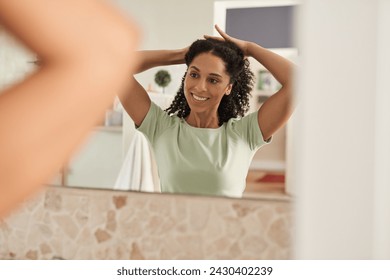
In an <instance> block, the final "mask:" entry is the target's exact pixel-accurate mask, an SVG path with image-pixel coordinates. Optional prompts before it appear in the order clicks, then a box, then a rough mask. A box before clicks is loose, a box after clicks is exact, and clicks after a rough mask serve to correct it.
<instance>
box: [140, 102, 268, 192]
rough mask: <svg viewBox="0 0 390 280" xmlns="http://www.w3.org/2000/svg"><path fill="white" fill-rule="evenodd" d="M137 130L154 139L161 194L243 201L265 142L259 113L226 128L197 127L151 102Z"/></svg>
mask: <svg viewBox="0 0 390 280" xmlns="http://www.w3.org/2000/svg"><path fill="white" fill-rule="evenodd" d="M138 130H139V131H141V132H142V133H143V134H144V135H145V136H146V138H147V139H148V140H149V142H150V144H151V146H152V149H153V152H154V156H155V159H156V163H157V168H158V173H159V177H160V184H161V191H162V192H168V193H187V194H201V195H221V196H229V197H241V196H242V193H243V192H244V189H245V185H246V176H247V173H248V169H249V165H250V163H251V160H252V158H253V156H254V154H255V152H256V151H257V150H258V149H259V148H260V147H261V146H262V145H264V144H266V143H267V142H265V141H264V140H263V136H262V134H261V131H260V129H259V125H258V120H257V112H255V113H252V114H249V115H247V116H245V117H243V118H241V119H230V120H229V121H228V122H227V123H224V124H223V125H222V126H221V127H219V128H215V129H211V128H197V127H192V126H190V125H189V124H188V123H187V122H186V121H185V120H184V119H182V118H179V117H177V116H169V115H168V113H167V112H165V111H163V110H162V109H161V108H160V107H158V106H157V105H156V104H154V103H153V102H152V104H151V106H150V109H149V112H148V113H147V115H146V117H145V119H144V120H143V122H142V124H141V126H140V127H138Z"/></svg>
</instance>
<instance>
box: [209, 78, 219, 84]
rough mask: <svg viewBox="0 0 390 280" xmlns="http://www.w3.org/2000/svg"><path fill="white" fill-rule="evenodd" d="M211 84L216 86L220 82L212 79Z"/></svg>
mask: <svg viewBox="0 0 390 280" xmlns="http://www.w3.org/2000/svg"><path fill="white" fill-rule="evenodd" d="M210 83H212V84H216V83H218V80H216V79H210Z"/></svg>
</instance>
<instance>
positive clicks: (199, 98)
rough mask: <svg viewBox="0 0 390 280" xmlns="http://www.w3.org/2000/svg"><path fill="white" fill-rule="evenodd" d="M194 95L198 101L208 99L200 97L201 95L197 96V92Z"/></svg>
mask: <svg viewBox="0 0 390 280" xmlns="http://www.w3.org/2000/svg"><path fill="white" fill-rule="evenodd" d="M192 96H193V97H194V99H195V100H198V101H205V100H207V97H200V96H197V95H195V94H193V95H192Z"/></svg>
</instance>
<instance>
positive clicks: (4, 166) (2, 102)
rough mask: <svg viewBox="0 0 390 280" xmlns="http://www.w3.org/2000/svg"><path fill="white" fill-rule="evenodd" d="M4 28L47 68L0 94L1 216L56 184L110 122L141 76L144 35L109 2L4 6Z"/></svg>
mask: <svg viewBox="0 0 390 280" xmlns="http://www.w3.org/2000/svg"><path fill="white" fill-rule="evenodd" d="M91 15H93V16H91ZM0 22H1V24H2V25H3V26H4V27H5V28H6V29H7V30H8V31H9V32H11V33H12V34H13V35H14V36H15V37H17V38H18V39H19V40H20V41H22V42H23V43H24V44H25V45H26V46H27V47H28V48H29V49H31V50H32V51H33V52H34V53H36V54H37V56H38V57H39V59H40V62H41V63H40V67H39V68H38V69H37V71H36V72H35V73H33V74H32V75H31V76H29V77H28V78H27V79H25V80H24V81H22V82H21V83H19V84H16V85H15V86H12V87H10V88H8V89H7V90H5V91H4V92H1V93H0V135H1V137H0V217H1V216H3V215H5V214H6V213H8V212H9V211H10V210H11V209H12V208H14V207H15V206H16V205H17V203H18V202H21V201H22V200H24V199H26V198H27V197H28V196H29V195H30V194H32V193H33V192H35V191H37V190H38V189H39V188H40V186H41V185H43V184H44V183H48V182H49V180H51V179H52V177H53V176H54V175H55V174H56V173H57V172H58V171H59V170H60V168H61V166H62V164H63V163H64V162H66V160H68V159H69V157H70V155H71V154H72V153H73V152H74V151H75V150H76V149H77V148H78V146H79V145H80V144H81V141H82V140H84V139H85V137H86V136H87V135H88V134H89V130H90V129H91V128H92V127H93V126H94V125H96V124H97V123H98V122H99V121H100V120H101V119H102V118H103V114H104V111H105V109H106V108H107V107H108V106H109V105H110V104H111V102H112V101H113V99H114V97H115V94H116V93H117V92H119V91H122V90H123V88H124V86H125V83H126V82H127V77H128V75H129V73H132V72H133V71H134V68H135V65H136V61H137V60H136V56H135V48H136V47H137V43H138V36H139V35H138V31H137V28H136V27H135V26H134V24H133V23H131V22H129V21H128V20H127V19H125V18H124V17H123V16H122V15H121V14H120V13H118V12H117V11H116V10H115V9H113V8H112V7H111V6H109V5H106V4H104V2H103V1H78V0H67V1H51V0H37V1H8V0H0Z"/></svg>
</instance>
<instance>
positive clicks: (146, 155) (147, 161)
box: [114, 131, 155, 192]
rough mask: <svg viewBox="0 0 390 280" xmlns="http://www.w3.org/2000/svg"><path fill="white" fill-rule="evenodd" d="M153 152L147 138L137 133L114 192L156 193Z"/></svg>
mask: <svg viewBox="0 0 390 280" xmlns="http://www.w3.org/2000/svg"><path fill="white" fill-rule="evenodd" d="M151 156H152V155H151V151H150V147H149V143H148V140H147V139H146V138H145V136H144V135H143V134H142V133H141V132H139V131H135V133H134V137H133V139H132V141H131V143H130V146H129V150H128V152H127V155H126V157H125V160H124V162H123V164H122V167H121V170H120V172H119V175H118V177H117V179H116V182H115V185H114V190H133V191H143V192H154V190H155V186H154V181H153V167H152V160H151V159H152V158H151Z"/></svg>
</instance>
